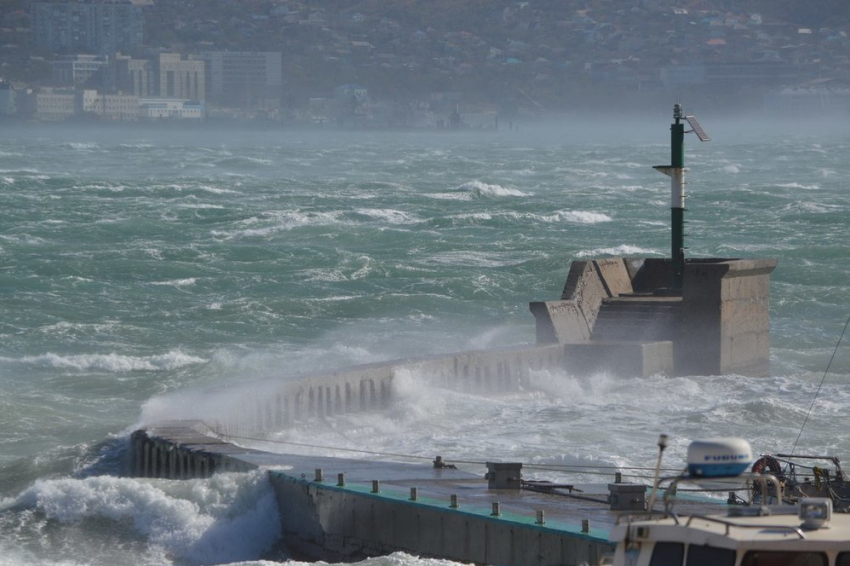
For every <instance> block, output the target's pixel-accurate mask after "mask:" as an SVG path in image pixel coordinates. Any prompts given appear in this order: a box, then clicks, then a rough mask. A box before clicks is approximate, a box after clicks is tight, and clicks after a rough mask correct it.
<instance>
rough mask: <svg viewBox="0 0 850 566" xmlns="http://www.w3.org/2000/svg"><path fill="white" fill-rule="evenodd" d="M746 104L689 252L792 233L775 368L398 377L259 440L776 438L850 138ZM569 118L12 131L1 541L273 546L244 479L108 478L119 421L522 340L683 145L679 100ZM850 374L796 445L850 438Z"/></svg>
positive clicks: (694, 198) (706, 195)
mask: <svg viewBox="0 0 850 566" xmlns="http://www.w3.org/2000/svg"><path fill="white" fill-rule="evenodd" d="M706 123H708V122H706ZM740 128H741V126H740V125H738V124H736V125H726V126H721V125H717V126H714V125H713V126H712V128H711V130H712V137H713V139H714V141H713V142H712V143H710V144H701V145H699V146H696V144H692V145H690V144H689V145H688V146H687V149H686V153H687V158H688V166H689V169H690V172H689V174H688V192H689V195H690V198H689V200H688V213H687V222H688V225H687V233H688V240H687V245H688V246H689V251H688V253H689V254H690V255H693V256H723V257H776V258H778V259H779V267H778V268H777V270H776V271H775V273H774V275H773V278H772V287H771V292H772V296H771V305H770V308H771V317H772V318H771V325H772V328H771V331H772V352H773V355H772V365H773V376H772V377H770V378H767V379H741V378H738V377H736V376H716V377H693V376H692V377H680V378H666V377H662V376H655V377H651V378H636V377H632V378H619V379H614V378H612V377H610V376H606V375H592V376H586V375H564V374H557V373H556V374H548V373H536V374H534V375H533V376H532V379H531V381H530V382H529V383H527V384H526V385H525V386H524V388H523V389H522V390H521V391H517V392H513V393H511V394H504V395H481V394H471V393H465V392H457V391H446V390H444V389H441V388H440V387H438V386H436V385H434V384H430V383H427V382H424V381H423V380H422V379H421V378H419V377H418V376H417V375H415V374H407V375H402V376H399V380H398V387H399V395H398V396H397V398H396V400H395V401H394V404H393V406H391V407H390V408H389V409H388V410H387V411H385V412H382V413H375V414H357V415H347V416H340V417H334V418H332V419H328V420H326V421H325V422H322V423H321V424H320V425H315V424H314V425H309V424H302V425H298V426H293V427H290V428H287V429H284V430H279V431H274V433H273V434H272V435H271V437H270V438H271V439H272V440H275V441H276V443H272V444H264V445H263V447H264V448H270V449H275V450H282V451H285V450H288V449H292V450H295V448H294V447H293V446H292V445H287V444H284V443H286V442H298V443H305V442H310V443H314V444H317V445H321V446H325V447H326V448H322V449H317V450H319V451H320V452H321V453H323V454H334V455H339V456H346V457H350V456H351V453H350V452H347V451H340V450H336V448H346V449H352V448H356V449H364V450H370V451H374V452H392V453H395V454H413V455H417V456H421V457H422V458H433V456H434V455H436V454H437V453H440V454H442V455H444V456H445V457H447V458H450V459H451V458H461V459H464V460H476V461H477V460H485V459H493V458H496V459H505V460H508V459H518V460H522V461H523V462H526V463H528V464H559V465H572V466H576V465H581V466H587V465H606V466H609V465H610V466H613V465H624V466H647V465H652V464H653V463H654V456H655V454H654V451H655V440H656V438H657V435H658V434H659V433H662V432H664V433H667V434H670V435H671V437H672V443H671V449H670V451H669V456H668V459H669V460H670V464H671V465H673V464H674V462H675V461H676V460H677V459H679V460H680V459H681V458H682V457H683V455H684V450H685V446H686V445H687V442H688V441H689V440H690V439H691V438H693V437H696V436H706V435H736V436H744V437H746V438H748V439H749V440H750V441H751V442H752V443H753V446H754V448H755V450H756V451H758V452H760V451H787V450H790V448H791V446H792V445H793V442H794V439H795V438H796V436H797V434H798V433H799V431H800V426H801V424H802V422H803V421H804V420H805V418H806V413H807V411H808V408H809V406H810V404H811V401H812V399H813V398H814V395H815V392H816V390H817V387H818V384H819V383H820V380H821V378H822V376H823V371H824V369H825V367H826V363H827V361H828V359H829V356H830V355H831V354H832V351H833V348H834V346H835V342H836V340H837V337H838V334H839V333H840V331H841V328H842V327H843V324H844V322H845V321H846V317H847V316H848V315H849V314H850V312H848V311H849V310H850V309H848V304H850V301H848V298H850V292H848V291H850V284H848V281H850V267H848V266H850V244H848V242H850V227H848V222H847V218H848V217H850V203H848V197H847V191H846V179H848V178H850V162H848V161H847V159H846V155H847V153H848V150H850V139H848V138H847V137H846V136H845V135H844V134H840V135H838V136H833V137H832V138H825V137H824V136H821V137H819V138H818V139H814V138H807V137H805V136H804V135H799V134H794V135H791V134H787V133H781V134H780V135H774V136H772V137H755V136H751V137H747V136H746V135H744V134H743V130H742V129H740ZM565 131H567V129H565V130H558V131H549V132H540V131H532V130H531V129H530V128H529V129H527V131H524V132H523V133H522V134H516V133H506V132H501V133H499V134H458V135H445V136H440V135H425V134H412V133H408V134H405V133H395V134H382V133H343V134H339V135H333V136H332V135H323V134H317V133H293V132H270V131H266V132H241V133H240V132H215V131H203V132H191V131H188V132H176V131H169V132H165V131H156V130H142V129H135V130H119V129H103V130H96V129H95V130H89V131H86V132H85V133H83V132H80V131H74V130H71V129H61V128H43V129H42V128H39V129H31V130H23V129H21V130H16V129H14V128H11V127H10V128H4V134H5V135H4V137H3V139H2V140H0V188H2V189H3V190H2V191H0V226H2V231H0V260H2V265H3V269H2V271H0V278H2V285H0V288H2V290H3V300H2V301H0V387H2V391H3V395H2V396H0V430H2V431H3V434H2V435H0V498H2V504H0V566H7V565H9V566H11V565H16V566H17V565H20V564H63V565H77V564H88V563H94V564H109V563H138V564H150V565H164V564H181V565H196V564H211V563H233V562H239V561H249V563H256V562H250V561H252V560H263V559H268V558H279V557H280V554H279V553H280V552H281V549H280V548H278V547H277V546H275V542H276V541H275V540H274V532H275V531H274V528H273V527H274V526H275V524H276V521H277V518H276V516H275V513H276V508H274V506H273V505H272V503H271V495H270V490H269V488H268V485H267V484H266V483H265V482H264V480H263V479H262V478H261V477H260V476H228V475H225V476H220V477H216V478H213V479H210V480H194V481H189V482H169V481H164V480H137V479H131V478H126V477H121V474H122V472H123V471H124V469H125V468H124V466H125V465H126V437H127V433H128V431H129V430H131V428H132V426H133V425H134V424H137V423H139V422H144V421H147V420H156V419H159V418H165V417H168V416H170V415H173V414H174V413H178V412H179V413H180V414H184V415H188V414H189V413H188V412H187V411H186V407H191V408H192V409H193V410H194V412H195V413H203V412H204V411H218V410H220V411H225V410H229V405H228V402H229V401H228V397H227V395H226V394H225V395H221V394H218V393H217V392H218V391H220V390H221V388H222V387H224V386H227V387H230V388H251V389H252V390H256V391H260V392H261V391H262V390H263V389H262V388H263V387H266V386H267V385H253V384H254V383H255V382H258V381H260V382H262V383H264V384H268V383H269V382H270V380H271V382H273V381H275V380H280V379H289V378H292V377H293V376H297V375H298V374H301V373H306V372H317V371H323V370H328V369H333V368H336V367H340V366H344V365H350V364H355V363H372V362H378V361H382V360H389V359H394V358H399V357H408V356H422V355H431V354H439V353H443V352H450V351H456V350H464V349H482V348H492V347H500V346H509V345H515V344H521V343H529V342H532V341H533V340H534V328H533V319H532V317H531V315H530V314H529V312H528V306H527V305H528V302H529V301H532V300H541V299H553V298H556V297H558V296H559V295H560V292H561V289H562V288H563V284H564V279H565V277H566V274H567V270H568V266H569V262H570V261H571V260H573V259H577V258H589V257H598V256H604V255H637V256H651V257H663V256H664V255H665V254H666V253H667V249H668V247H669V232H668V228H667V226H668V223H669V214H670V213H669V180H667V179H666V178H664V177H662V176H661V175H658V174H657V173H656V172H655V171H653V170H652V169H651V165H653V164H656V163H662V162H664V161H665V160H666V159H667V158H668V156H669V147H668V145H667V143H668V140H667V139H666V137H667V136H668V135H669V133H668V132H669V131H668V128H667V124H666V123H661V124H660V125H658V124H655V125H654V126H653V127H652V128H650V129H643V130H642V131H641V135H640V136H635V135H633V136H632V137H633V138H635V139H634V140H633V141H634V143H632V140H630V141H629V142H628V143H626V142H624V141H623V140H622V139H617V138H621V137H622V136H623V135H625V134H624V133H623V132H622V130H618V129H617V128H612V129H611V132H612V137H611V139H609V140H593V141H590V142H589V141H587V138H586V136H585V137H584V138H582V137H580V136H578V135H577V136H576V137H575V138H574V139H570V138H569V137H568V136H567V134H565V133H564V132H565ZM594 131H595V132H599V131H604V129H602V130H600V129H599V128H596V129H595V130H594ZM789 131H790V130H789ZM614 135H616V136H617V138H614V137H613V136H614ZM689 142H690V140H689ZM848 378H850V348H848V347H847V346H846V345H845V346H843V347H842V348H841V349H839V351H838V353H837V355H836V359H835V361H834V362H833V368H832V371H831V372H830V375H828V376H827V379H826V381H825V383H824V386H823V389H822V390H821V392H820V394H819V397H818V401H817V403H815V405H814V410H813V412H812V414H811V416H810V417H809V421H808V424H807V427H806V430H805V431H804V434H803V436H802V437H801V445H802V446H805V450H806V451H807V452H830V453H834V454H836V455H838V456H844V457H845V459H846V457H848V456H850V435H848V434H846V433H845V432H844V431H847V430H850V427H847V426H846V424H847V423H846V422H845V421H846V419H847V417H846V415H847V414H850V399H848V395H847V394H846V392H845V390H846V389H847V388H846V383H847V381H848ZM301 449H303V448H301ZM528 470H529V474H537V475H538V477H542V478H547V479H558V480H568V481H576V480H595V479H597V478H598V476H594V475H592V474H590V473H589V471H588V472H582V473H580V474H578V475H576V474H573V475H572V476H570V477H569V478H564V477H562V476H561V475H559V474H560V472H556V471H553V470H542V469H534V468H531V467H529V468H528ZM476 471H480V470H476ZM602 480H603V481H607V478H602ZM249 535H250V536H249ZM234 539H236V540H238V541H239V544H238V545H236V546H234V547H232V548H223V547H222V545H221V544H220V540H234ZM366 564H368V566H379V565H380V566H384V565H404V566H407V565H408V564H409V565H412V566H413V565H420V566H421V565H423V564H440V562H437V561H427V560H420V559H417V558H414V557H409V556H406V555H394V556H392V557H387V558H381V559H373V560H369V561H366Z"/></svg>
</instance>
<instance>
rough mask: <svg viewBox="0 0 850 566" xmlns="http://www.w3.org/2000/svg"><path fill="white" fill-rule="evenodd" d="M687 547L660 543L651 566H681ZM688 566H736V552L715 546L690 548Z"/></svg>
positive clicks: (655, 549)
mask: <svg viewBox="0 0 850 566" xmlns="http://www.w3.org/2000/svg"><path fill="white" fill-rule="evenodd" d="M684 557H685V545H684V544H682V543H679V542H658V543H656V544H655V547H654V548H653V550H652V559H651V560H650V562H649V565H650V566H673V565H681V564H682V559H683V558H684ZM687 563H688V566H735V551H734V550H730V549H727V548H716V547H713V546H697V545H695V544H692V545H689V546H688V562H687Z"/></svg>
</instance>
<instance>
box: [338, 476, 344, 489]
mask: <svg viewBox="0 0 850 566" xmlns="http://www.w3.org/2000/svg"><path fill="white" fill-rule="evenodd" d="M336 484H337V485H338V486H339V487H345V474H337V475H336Z"/></svg>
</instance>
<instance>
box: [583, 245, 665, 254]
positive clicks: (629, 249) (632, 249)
mask: <svg viewBox="0 0 850 566" xmlns="http://www.w3.org/2000/svg"><path fill="white" fill-rule="evenodd" d="M576 255H577V256H578V257H596V256H606V255H613V256H645V255H663V254H662V252H659V251H658V250H653V249H651V248H642V247H640V246H630V245H628V244H622V245H619V246H617V247H614V248H597V249H593V250H582V251H580V252H578V253H577V254H576Z"/></svg>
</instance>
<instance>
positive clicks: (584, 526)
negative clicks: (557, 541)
mask: <svg viewBox="0 0 850 566" xmlns="http://www.w3.org/2000/svg"><path fill="white" fill-rule="evenodd" d="M581 532H583V533H589V532H590V521H588V520H587V519H582V520H581Z"/></svg>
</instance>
